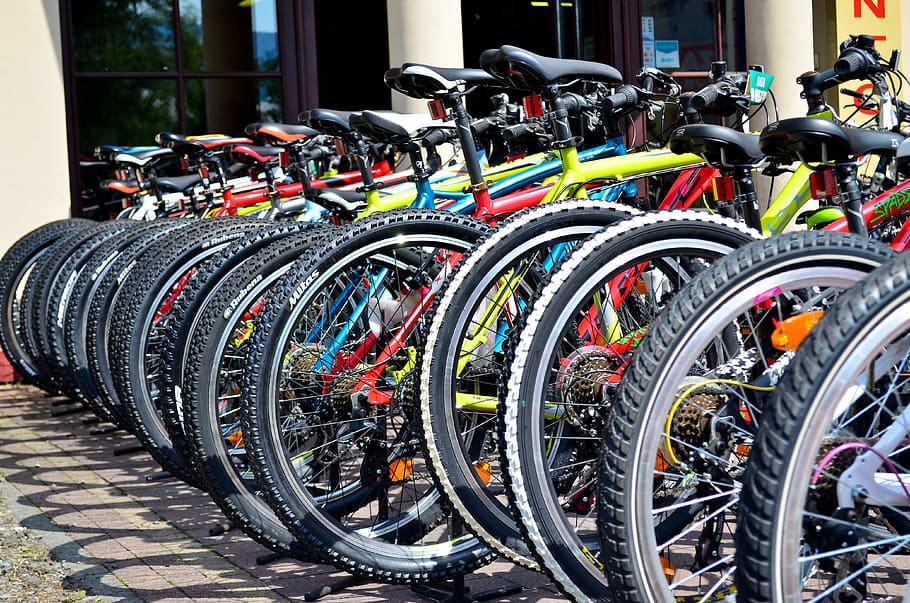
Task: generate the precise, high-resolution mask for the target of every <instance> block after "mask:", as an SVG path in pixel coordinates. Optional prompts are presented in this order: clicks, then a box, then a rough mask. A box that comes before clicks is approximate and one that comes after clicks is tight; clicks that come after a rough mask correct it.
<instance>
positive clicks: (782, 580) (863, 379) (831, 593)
mask: <svg viewBox="0 0 910 603" xmlns="http://www.w3.org/2000/svg"><path fill="white" fill-rule="evenodd" d="M908 308H910V266H908V257H907V256H906V255H905V254H902V255H899V256H898V257H897V258H896V259H895V260H893V261H891V262H889V263H888V264H886V265H884V266H882V267H881V268H879V269H877V270H875V271H874V272H872V273H871V274H870V275H869V276H868V277H867V278H866V279H865V280H864V281H863V282H861V283H859V284H857V285H856V286H855V287H854V288H853V289H852V290H850V291H848V292H847V293H846V294H844V295H843V297H842V298H841V300H840V301H839V302H838V304H837V305H836V306H835V307H834V308H833V309H832V310H831V311H830V312H828V313H826V315H825V316H824V317H823V318H822V319H821V321H819V324H818V325H817V326H816V328H815V329H813V331H812V332H811V333H810V334H809V336H808V337H807V338H806V340H805V341H804V342H803V344H802V345H801V346H800V353H799V354H797V356H796V358H795V360H794V362H793V365H792V367H791V370H790V371H789V372H788V373H787V374H786V375H785V376H784V378H783V380H782V381H781V383H780V385H779V387H778V388H777V391H776V392H775V395H774V397H773V399H772V400H771V403H770V405H769V409H768V412H767V413H766V418H765V425H764V427H763V428H762V430H761V431H760V432H759V435H758V438H757V439H756V442H755V445H754V448H753V456H754V457H755V458H754V460H753V461H752V462H750V464H749V467H748V469H747V471H746V475H745V479H744V482H743V492H742V500H741V506H740V514H739V519H738V521H739V522H740V524H741V525H742V528H740V530H739V531H738V532H737V538H736V546H737V553H738V555H739V556H740V558H741V564H740V565H741V568H740V573H739V576H738V586H739V589H740V591H741V592H742V593H743V596H747V597H749V599H748V600H750V601H756V602H759V601H772V600H773V601H802V600H818V598H819V597H820V596H825V597H826V598H825V600H838V598H840V597H842V596H843V597H849V598H850V599H842V600H851V599H852V600H900V599H901V598H902V597H904V596H905V595H906V592H907V588H908V585H907V578H906V576H907V573H906V570H905V569H904V568H905V567H906V562H905V559H906V544H905V542H906V534H907V529H908V524H907V518H906V504H905V502H906V497H905V496H903V502H901V504H899V505H893V503H888V502H884V500H883V499H879V498H878V497H879V496H880V494H879V493H878V492H875V491H872V492H869V491H867V490H866V489H865V488H862V487H860V486H858V485H854V486H849V485H848V486H847V487H846V488H845V489H844V490H843V492H844V493H845V494H846V501H844V499H841V497H840V493H841V491H842V490H841V489H840V487H839V486H840V479H841V478H842V477H843V476H844V475H849V474H850V473H852V471H853V468H854V467H856V466H857V464H860V465H861V464H862V463H864V462H866V461H868V462H869V463H870V464H869V466H870V467H871V468H872V469H873V471H875V472H876V474H878V473H879V470H878V467H879V466H880V465H881V463H882V462H883V460H886V461H887V462H888V463H889V465H888V467H887V468H882V469H881V470H880V473H881V474H882V475H883V476H891V475H894V474H897V475H899V476H904V475H906V473H907V469H906V467H907V463H906V455H905V454H904V455H901V454H899V451H894V453H893V454H892V452H891V451H889V450H888V449H887V448H882V449H881V450H882V451H881V452H879V453H878V455H873V456H872V457H871V458H865V457H866V456H867V454H868V453H851V454H848V455H846V458H845V459H844V460H840V459H837V456H832V455H841V454H844V453H845V452H847V451H848V450H849V448H850V447H851V444H853V445H854V447H855V445H856V444H859V443H862V442H864V443H865V445H864V446H862V445H861V446H859V447H860V448H861V449H863V450H868V449H869V447H876V448H877V447H878V444H879V443H881V442H882V441H883V440H884V439H885V438H886V437H889V428H890V427H892V426H893V425H895V424H896V423H894V422H893V421H896V420H899V421H903V419H902V418H901V417H902V416H903V415H902V414H901V413H900V412H895V409H897V411H899V410H900V408H901V407H895V406H892V405H893V404H894V402H895V401H897V402H900V401H901V396H902V395H903V392H904V386H903V382H902V381H901V379H902V378H903V375H904V374H905V369H904V368H903V367H905V365H906V334H907V327H908V321H907V309H908ZM888 354H891V358H890V359H889V358H888ZM892 367H895V368H897V369H898V370H897V371H896V372H895V374H894V376H892V377H889V378H885V377H884V376H883V377H882V379H878V378H877V376H878V375H879V374H884V375H887V374H888V371H889V370H892ZM868 384H874V385H875V387H874V388H872V389H870V386H869V385H868ZM851 388H852V389H851ZM882 392H884V393H885V395H881V394H882ZM888 394H890V395H893V396H897V398H896V400H895V398H892V397H890V396H889V395H888ZM831 396H839V397H831ZM865 404H868V405H865ZM870 409H872V410H875V411H876V413H875V415H873V416H875V417H876V419H875V421H874V422H869V420H868V419H866V420H864V419H863V418H862V417H863V414H862V413H863V410H870ZM840 415H842V416H843V418H842V419H841V418H839V416H840ZM851 423H853V425H852V426H851ZM863 423H867V424H866V425H865V426H864V425H863ZM901 424H905V423H901ZM868 427H874V433H869V432H866V431H864V430H865V429H867V428H868ZM903 431H904V430H903V429H902V430H900V431H899V432H898V434H900V433H901V432H903ZM835 444H838V446H837V449H835V448H834V447H833V446H834V445H835ZM838 449H841V452H838ZM797 455H804V456H802V457H800V456H797ZM829 466H830V469H829V468H828V467H829ZM813 473H814V475H813ZM876 481H878V480H877V479H876ZM885 483H887V482H885ZM892 483H894V480H892ZM897 483H898V484H901V483H903V484H906V481H905V480H904V478H903V477H901V478H900V479H898V480H897ZM903 487H904V488H905V487H906V486H903ZM905 491H906V490H904V492H905ZM857 502H859V503H862V508H861V509H859V510H857V507H856V504H857ZM778 503H781V504H783V503H786V504H788V505H790V506H788V507H787V508H786V514H785V513H782V511H783V509H777V508H773V507H772V506H771V505H774V504H778ZM810 505H811V506H810ZM846 505H852V506H846ZM797 522H799V523H797ZM873 537H878V538H885V539H886V540H885V541H884V543H882V544H878V543H877V542H876V541H874V540H873ZM749 539H754V540H751V541H750V540H749ZM844 546H846V547H847V549H848V552H849V554H846V555H837V554H836V553H837V549H839V548H842V547H844ZM740 547H741V548H740ZM893 554H898V555H900V558H899V559H898V560H897V564H895V563H893V562H891V561H890V559H891V557H892V555H893ZM785 563H789V564H790V566H789V567H787V566H785V565H784V564H785ZM863 564H869V565H870V566H871V569H867V568H866V567H864V565H863ZM838 576H843V578H841V579H840V580H838V579H837V577H838ZM889 578H890V579H892V580H894V581H895V583H894V584H887V583H886V580H887V579H889ZM832 582H833V583H832ZM824 590H828V592H827V594H820V591H824ZM863 591H865V592H863Z"/></svg>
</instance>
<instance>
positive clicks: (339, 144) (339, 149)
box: [335, 138, 348, 157]
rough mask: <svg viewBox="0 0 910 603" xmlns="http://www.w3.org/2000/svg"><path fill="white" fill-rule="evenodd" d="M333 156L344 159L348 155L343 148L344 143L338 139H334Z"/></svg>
mask: <svg viewBox="0 0 910 603" xmlns="http://www.w3.org/2000/svg"><path fill="white" fill-rule="evenodd" d="M335 154H336V155H338V156H339V157H344V156H345V155H347V154H348V153H347V151H346V150H345V148H344V141H343V140H341V139H340V138H336V139H335Z"/></svg>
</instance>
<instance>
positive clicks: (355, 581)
mask: <svg viewBox="0 0 910 603" xmlns="http://www.w3.org/2000/svg"><path fill="white" fill-rule="evenodd" d="M368 582H369V580H368V579H366V578H361V577H360V576H347V577H346V578H341V579H339V580H338V581H336V582H334V583H333V584H331V585H329V586H323V587H321V588H316V589H314V590H311V591H309V592H308V593H305V594H304V595H303V600H304V601H318V600H319V599H321V598H323V597H326V596H328V595H331V594H335V593H338V592H341V591H343V590H344V589H346V588H350V587H352V586H360V585H361V584H367V583H368Z"/></svg>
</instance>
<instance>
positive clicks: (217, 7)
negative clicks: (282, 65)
mask: <svg viewBox="0 0 910 603" xmlns="http://www.w3.org/2000/svg"><path fill="white" fill-rule="evenodd" d="M180 27H181V38H180V41H181V45H182V47H183V53H182V54H183V69H184V71H208V72H215V71H269V72H277V71H278V19H277V15H276V12H275V0H254V1H251V0H241V1H239V2H226V1H225V0H180Z"/></svg>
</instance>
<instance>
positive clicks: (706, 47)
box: [641, 0, 717, 71]
mask: <svg viewBox="0 0 910 603" xmlns="http://www.w3.org/2000/svg"><path fill="white" fill-rule="evenodd" d="M714 4H715V2H714V0H679V1H675V2H667V1H666V0H643V1H642V7H641V14H642V15H643V16H646V17H653V18H654V38H653V39H654V57H655V64H656V66H657V67H658V68H661V69H665V70H667V71H674V70H676V69H679V70H681V71H707V70H708V69H709V68H710V67H711V62H712V61H716V60H717V52H716V50H715V46H714V41H715V33H716V30H717V26H716V18H715V12H714Z"/></svg>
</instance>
